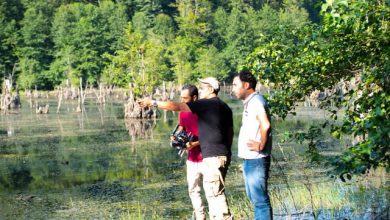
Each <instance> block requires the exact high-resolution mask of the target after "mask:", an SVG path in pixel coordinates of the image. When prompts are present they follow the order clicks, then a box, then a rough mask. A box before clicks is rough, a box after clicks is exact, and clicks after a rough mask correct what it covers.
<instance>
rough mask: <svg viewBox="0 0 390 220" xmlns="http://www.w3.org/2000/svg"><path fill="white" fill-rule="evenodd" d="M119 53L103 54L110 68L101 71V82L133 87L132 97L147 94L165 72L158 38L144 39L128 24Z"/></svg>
mask: <svg viewBox="0 0 390 220" xmlns="http://www.w3.org/2000/svg"><path fill="white" fill-rule="evenodd" d="M122 42H123V45H122V49H120V50H117V51H116V54H115V55H109V54H106V55H105V56H106V57H107V58H108V60H109V61H110V64H109V65H108V67H106V69H105V70H104V78H103V79H104V82H106V83H108V84H114V85H119V86H127V85H129V84H130V83H131V84H133V85H134V86H135V87H134V93H135V95H136V96H138V97H139V96H142V95H144V94H145V93H151V92H152V91H153V89H154V86H155V85H158V84H159V83H161V81H162V80H163V76H165V74H167V72H168V71H169V69H168V67H167V66H166V65H165V57H164V54H165V48H164V47H163V46H162V44H161V41H160V40H159V39H158V38H150V39H147V38H146V36H144V35H142V33H139V32H136V31H134V30H133V29H132V24H131V23H129V24H128V26H127V28H126V30H125V34H124V37H123V39H122Z"/></svg>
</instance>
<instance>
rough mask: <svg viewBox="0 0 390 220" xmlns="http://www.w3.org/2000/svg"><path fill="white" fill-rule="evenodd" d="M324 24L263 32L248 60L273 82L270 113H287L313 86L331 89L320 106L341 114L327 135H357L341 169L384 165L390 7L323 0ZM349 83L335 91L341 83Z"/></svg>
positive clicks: (388, 127) (356, 170) (389, 127)
mask: <svg viewBox="0 0 390 220" xmlns="http://www.w3.org/2000/svg"><path fill="white" fill-rule="evenodd" d="M322 10H323V13H324V14H323V16H324V20H323V24H322V25H321V26H318V27H317V26H315V25H306V26H304V27H301V28H299V29H296V28H291V27H286V26H282V29H285V30H286V28H287V30H288V31H284V32H280V34H279V35H274V36H265V37H263V38H262V42H263V44H262V46H260V47H258V48H257V49H256V50H255V51H254V52H253V53H252V54H251V56H250V57H249V59H248V65H247V67H248V68H250V69H253V70H254V71H255V72H256V73H257V75H258V77H259V78H260V79H261V81H262V82H264V83H265V84H268V85H270V86H272V88H273V90H274V93H273V94H272V95H271V96H270V97H269V100H270V102H271V106H273V108H272V112H273V114H275V115H278V116H280V117H283V118H284V117H286V116H287V114H288V113H289V112H291V111H293V110H294V107H295V105H296V103H297V102H299V101H303V98H304V97H305V96H307V95H310V94H311V93H312V92H313V91H315V90H318V91H328V97H327V98H326V99H325V100H324V101H323V102H322V107H323V108H325V109H327V110H329V111H330V112H331V113H332V114H333V116H334V119H337V112H338V111H339V110H343V111H344V112H345V113H344V114H345V116H344V118H343V119H342V125H341V126H338V125H336V124H332V131H331V132H332V134H333V135H334V136H336V137H339V136H340V134H345V135H352V136H353V137H359V138H360V139H361V140H360V141H358V143H357V144H356V145H354V146H352V147H350V148H347V149H346V150H345V153H344V154H343V155H341V156H340V157H338V158H337V159H336V160H335V165H336V168H337V171H338V172H339V173H344V172H352V173H364V172H366V171H367V170H369V169H370V168H376V167H378V166H383V167H386V168H387V169H389V162H390V155H389V154H388V147H389V146H388V145H389V144H388V143H390V139H389V133H390V122H389V121H390V120H389V114H388V113H389V111H390V105H389V97H390V96H389V95H390V94H389V93H390V91H389V86H388V85H390V80H389V78H390V77H389V75H390V74H389V70H390V68H389V66H390V64H389V57H390V50H389V49H388V48H389V39H390V36H389V35H390V34H389V33H390V32H389V31H388V28H389V25H390V22H389V20H388V19H387V18H388V17H390V8H389V6H388V5H387V3H385V2H384V1H345V0H344V1H342V0H337V1H331V0H329V1H327V3H325V4H324V5H323V7H322ZM342 84H344V85H347V87H345V88H341V90H345V91H343V92H341V93H340V92H337V89H340V88H337V87H338V86H340V85H342Z"/></svg>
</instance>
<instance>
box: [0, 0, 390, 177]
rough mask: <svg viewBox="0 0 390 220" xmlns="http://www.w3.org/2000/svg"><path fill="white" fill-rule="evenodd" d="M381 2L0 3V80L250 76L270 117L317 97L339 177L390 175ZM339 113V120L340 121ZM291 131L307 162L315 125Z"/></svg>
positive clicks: (121, 81) (389, 14)
mask: <svg viewBox="0 0 390 220" xmlns="http://www.w3.org/2000/svg"><path fill="white" fill-rule="evenodd" d="M389 4H390V3H389V2H388V1H386V0H327V1H314V0H258V1H255V0H226V1H223V0H116V1H114V0H112V1H109V0H107V1H105V0H90V1H87V0H84V1H83V0H78V1H77V0H33V1H31V0H0V18H1V20H0V40H1V45H0V82H2V81H3V80H4V79H5V78H8V79H11V80H12V82H13V83H14V84H15V85H17V86H18V88H19V89H33V88H37V89H42V90H52V89H54V88H56V87H57V86H60V85H63V84H64V83H65V81H66V80H69V81H70V82H72V84H73V85H75V86H78V85H79V83H80V79H82V82H83V84H84V85H87V84H88V85H92V86H97V85H99V84H105V85H113V86H119V87H128V86H129V85H130V84H134V85H137V87H136V88H138V89H139V91H136V94H137V93H138V94H143V93H144V92H145V91H146V92H151V91H152V90H153V88H154V87H155V86H157V85H159V84H161V83H162V82H163V81H175V82H177V83H178V84H183V83H187V82H193V81H195V80H196V79H197V78H199V77H204V76H215V77H217V78H218V79H219V80H222V81H227V82H229V81H230V80H231V77H232V74H233V73H234V72H236V71H237V70H240V69H244V68H246V69H250V70H252V71H253V72H254V73H255V74H256V75H257V76H258V77H259V79H260V81H261V82H262V84H264V85H266V86H269V87H271V88H272V91H273V92H272V93H271V94H270V95H269V96H268V97H267V98H268V99H269V101H270V103H271V106H272V113H273V115H275V116H279V117H282V118H284V117H286V116H287V114H288V113H293V112H294V108H295V106H296V105H297V103H298V102H301V101H303V100H304V98H305V97H307V96H310V95H311V94H313V93H315V92H320V93H321V94H323V96H322V98H321V100H320V101H321V103H320V107H321V108H325V109H327V110H329V112H330V113H331V117H330V120H329V122H327V123H325V124H324V125H321V126H322V128H325V127H329V128H330V129H331V132H332V135H333V136H334V137H337V138H338V137H340V136H341V135H348V136H352V138H355V140H356V144H355V145H354V146H353V147H350V148H347V149H346V153H345V154H343V155H340V156H338V157H337V158H336V159H335V160H334V163H335V164H336V165H337V167H338V169H339V173H340V174H343V173H346V172H351V173H365V172H367V171H368V170H370V169H371V168H372V167H374V168H375V167H377V166H384V167H386V168H388V169H389V167H390V166H389V164H390V154H389V151H388V149H389V143H390V137H389V133H390V120H389V112H390V89H389V85H390V74H389V72H390V61H389V59H390V47H389V44H390V40H389V39H390V31H389V28H390V21H389V18H390V9H389ZM340 112H342V113H343V117H342V119H341V120H340V119H338V118H337V117H338V116H340V114H339V113H340ZM321 126H319V127H313V128H311V129H310V130H309V131H307V132H305V133H295V134H293V135H290V137H291V138H295V139H296V140H298V141H302V142H303V141H308V143H309V149H308V152H309V153H311V154H312V158H313V160H318V158H319V157H320V156H321V155H318V154H316V144H317V141H318V137H320V136H321V131H322V128H321Z"/></svg>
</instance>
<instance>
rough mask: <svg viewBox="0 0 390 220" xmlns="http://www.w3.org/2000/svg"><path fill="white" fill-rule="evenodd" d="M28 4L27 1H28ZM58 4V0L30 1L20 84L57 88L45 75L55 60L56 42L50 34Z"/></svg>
mask: <svg viewBox="0 0 390 220" xmlns="http://www.w3.org/2000/svg"><path fill="white" fill-rule="evenodd" d="M25 4H27V3H25ZM56 6H57V4H56V3H55V2H50V3H47V2H46V1H35V2H34V3H30V4H27V9H26V11H25V13H24V18H23V20H22V21H21V25H22V28H21V30H20V34H21V41H20V43H19V45H18V56H19V59H20V71H21V73H20V76H19V77H20V78H21V79H20V83H19V85H20V87H21V88H26V89H28V88H32V87H33V85H35V86H37V87H38V88H46V89H51V88H53V87H52V86H53V85H52V84H51V82H50V81H48V80H47V79H46V77H45V72H46V71H47V70H48V68H49V65H50V63H51V62H52V60H53V57H52V54H53V42H52V39H51V36H50V34H51V33H50V29H51V26H50V24H51V22H50V21H51V18H52V16H53V13H54V10H55V8H56Z"/></svg>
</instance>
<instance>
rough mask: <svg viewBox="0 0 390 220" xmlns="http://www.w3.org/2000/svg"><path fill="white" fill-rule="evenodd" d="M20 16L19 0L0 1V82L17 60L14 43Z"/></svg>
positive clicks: (9, 72)
mask: <svg viewBox="0 0 390 220" xmlns="http://www.w3.org/2000/svg"><path fill="white" fill-rule="evenodd" d="M22 17H23V5H22V4H21V2H20V1H19V0H14V1H0V84H1V83H2V80H3V77H5V76H7V77H8V75H9V74H12V71H13V66H14V64H15V63H17V62H18V59H17V54H16V44H17V41H18V38H19V34H18V31H19V29H20V25H19V22H20V20H22Z"/></svg>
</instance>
